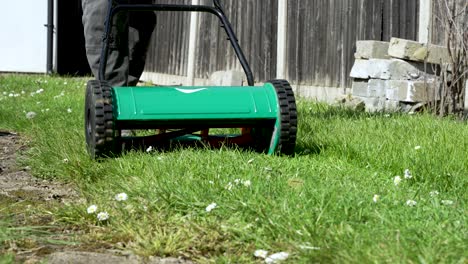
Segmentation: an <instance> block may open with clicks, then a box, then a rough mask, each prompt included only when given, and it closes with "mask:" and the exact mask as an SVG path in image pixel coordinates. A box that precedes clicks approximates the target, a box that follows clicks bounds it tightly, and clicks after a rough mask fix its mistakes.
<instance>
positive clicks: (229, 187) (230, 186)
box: [224, 182, 233, 191]
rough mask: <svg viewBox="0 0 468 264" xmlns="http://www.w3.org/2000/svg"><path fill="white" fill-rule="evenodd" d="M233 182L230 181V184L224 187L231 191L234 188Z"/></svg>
mask: <svg viewBox="0 0 468 264" xmlns="http://www.w3.org/2000/svg"><path fill="white" fill-rule="evenodd" d="M232 186H233V185H232V183H231V182H228V184H227V185H226V187H224V188H225V189H226V190H228V191H230V190H232Z"/></svg>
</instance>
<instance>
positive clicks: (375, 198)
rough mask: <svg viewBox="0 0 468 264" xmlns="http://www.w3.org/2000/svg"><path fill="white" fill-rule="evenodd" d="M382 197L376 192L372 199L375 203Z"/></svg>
mask: <svg viewBox="0 0 468 264" xmlns="http://www.w3.org/2000/svg"><path fill="white" fill-rule="evenodd" d="M379 199H380V195H378V194H374V197H372V201H374V203H376V202H378V201H379Z"/></svg>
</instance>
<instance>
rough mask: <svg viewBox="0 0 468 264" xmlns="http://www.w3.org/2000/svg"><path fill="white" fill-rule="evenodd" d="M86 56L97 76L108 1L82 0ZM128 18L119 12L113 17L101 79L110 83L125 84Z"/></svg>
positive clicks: (127, 63) (114, 84)
mask: <svg viewBox="0 0 468 264" xmlns="http://www.w3.org/2000/svg"><path fill="white" fill-rule="evenodd" d="M81 4H82V8H83V17H82V21H83V27H84V35H85V41H86V56H87V58H88V63H89V65H90V67H91V70H92V72H93V75H94V76H95V77H96V78H98V76H99V64H100V59H101V50H102V44H103V36H104V30H105V20H106V17H107V10H108V5H109V0H82V1H81ZM128 53H129V52H128V17H127V14H126V13H124V12H121V13H119V14H117V15H116V16H115V17H114V21H113V28H112V32H111V42H110V46H109V54H108V59H107V65H106V74H105V79H106V80H107V81H109V82H110V84H111V85H112V86H126V85H127V83H128V66H129V58H128Z"/></svg>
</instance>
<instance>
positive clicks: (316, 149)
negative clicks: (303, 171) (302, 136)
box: [294, 142, 327, 156]
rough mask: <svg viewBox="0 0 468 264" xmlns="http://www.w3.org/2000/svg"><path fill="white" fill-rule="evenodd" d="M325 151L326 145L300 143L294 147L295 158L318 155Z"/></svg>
mask: <svg viewBox="0 0 468 264" xmlns="http://www.w3.org/2000/svg"><path fill="white" fill-rule="evenodd" d="M325 149H327V145H322V144H316V143H308V142H307V143H304V142H300V143H298V144H297V145H296V148H295V149H294V153H295V154H296V156H309V155H319V154H320V153H322V151H323V150H325Z"/></svg>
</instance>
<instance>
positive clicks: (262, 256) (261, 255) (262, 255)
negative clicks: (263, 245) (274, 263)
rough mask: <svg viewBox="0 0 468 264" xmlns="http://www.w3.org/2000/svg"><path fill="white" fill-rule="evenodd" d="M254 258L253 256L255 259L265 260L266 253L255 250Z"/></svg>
mask: <svg viewBox="0 0 468 264" xmlns="http://www.w3.org/2000/svg"><path fill="white" fill-rule="evenodd" d="M254 256H255V257H256V258H262V259H265V258H266V257H267V256H268V251H266V250H263V249H257V250H255V252H254Z"/></svg>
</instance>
